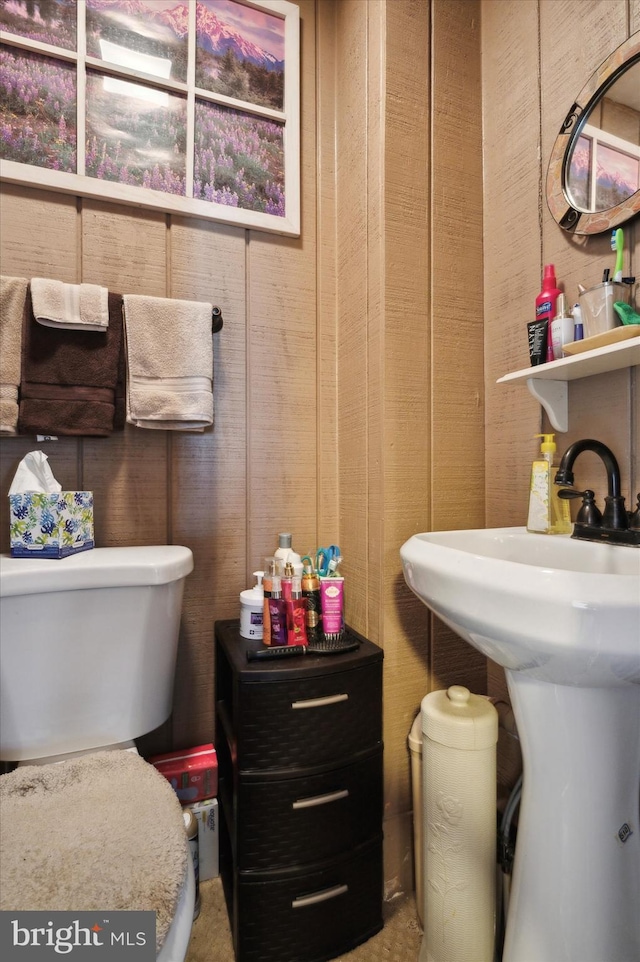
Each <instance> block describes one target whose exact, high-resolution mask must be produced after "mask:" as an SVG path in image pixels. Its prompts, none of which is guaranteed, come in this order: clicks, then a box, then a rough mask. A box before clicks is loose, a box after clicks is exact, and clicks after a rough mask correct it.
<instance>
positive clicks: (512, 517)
mask: <svg viewBox="0 0 640 962" xmlns="http://www.w3.org/2000/svg"><path fill="white" fill-rule="evenodd" d="M481 23H482V96H483V127H484V154H483V168H484V178H485V187H484V218H483V223H484V240H483V251H484V332H485V335H484V336H485V352H484V353H485V440H486V483H485V493H486V524H487V525H488V526H489V527H496V526H499V525H505V524H507V525H508V524H523V523H524V521H525V517H526V514H525V512H526V508H527V500H528V491H529V473H530V469H531V460H532V457H533V454H534V453H535V442H533V441H532V436H533V435H534V434H536V432H538V431H540V429H541V428H540V424H541V415H540V405H539V404H537V402H535V401H534V400H533V398H532V397H531V396H530V395H529V394H528V392H527V390H526V388H524V387H522V386H519V385H516V386H507V385H504V384H498V385H497V384H496V380H497V378H499V377H501V376H502V375H503V374H506V373H507V372H508V371H516V370H519V369H520V368H523V367H526V366H527V365H528V363H529V356H528V347H527V322H528V321H531V320H533V319H534V317H535V310H534V301H535V298H536V296H537V294H538V292H539V290H540V279H541V276H542V274H541V271H542V264H541V259H542V253H541V240H540V233H539V223H540V217H541V203H542V199H541V196H540V183H541V171H540V125H539V93H538V69H539V63H538V47H537V41H536V38H537V35H538V4H537V0H521V2H517V3H516V2H513V3H512V2H510V0H507V2H506V3H505V2H503V0H483V3H482V10H481Z"/></svg>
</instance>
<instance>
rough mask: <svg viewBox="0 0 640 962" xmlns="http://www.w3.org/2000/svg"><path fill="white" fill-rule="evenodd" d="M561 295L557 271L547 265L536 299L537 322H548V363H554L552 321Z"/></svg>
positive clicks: (550, 265)
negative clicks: (557, 283) (557, 300)
mask: <svg viewBox="0 0 640 962" xmlns="http://www.w3.org/2000/svg"><path fill="white" fill-rule="evenodd" d="M561 293H562V292H561V291H560V290H559V289H558V287H557V286H556V269H555V267H554V265H553V264H545V267H544V276H543V278H542V290H541V291H540V293H539V294H538V296H537V297H536V321H546V322H547V357H546V359H547V361H553V344H552V342H551V321H552V320H553V318H554V317H555V315H556V299H557V297H558V295H559V294H561Z"/></svg>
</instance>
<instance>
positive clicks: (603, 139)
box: [547, 33, 640, 234]
mask: <svg viewBox="0 0 640 962" xmlns="http://www.w3.org/2000/svg"><path fill="white" fill-rule="evenodd" d="M547 204H548V205H549V210H550V211H551V213H552V215H553V217H554V219H555V220H556V221H557V223H558V224H559V225H560V226H561V227H563V228H564V229H565V230H567V231H571V232H572V233H574V234H599V233H601V232H603V231H608V230H611V229H612V228H613V227H617V226H618V225H619V224H622V223H624V221H626V220H629V218H631V217H633V216H634V215H635V214H637V213H640V33H636V34H634V35H633V36H632V37H631V38H630V39H629V40H627V41H625V43H623V44H621V45H620V46H619V47H618V49H617V50H615V51H614V52H613V53H612V54H611V56H610V57H609V58H608V59H607V60H605V62H604V63H603V64H602V65H601V66H600V67H599V68H598V70H596V72H595V73H594V74H593V76H592V77H591V79H590V80H589V82H588V83H587V84H586V86H585V87H584V88H583V90H582V91H581V92H580V95H579V96H578V99H577V101H576V102H575V103H574V104H573V106H572V107H571V109H570V110H569V113H568V114H567V116H566V118H565V120H564V123H563V124H562V127H561V128H560V133H559V134H558V136H557V137H556V142H555V144H554V146H553V150H552V152H551V159H550V161H549V170H548V173H547Z"/></svg>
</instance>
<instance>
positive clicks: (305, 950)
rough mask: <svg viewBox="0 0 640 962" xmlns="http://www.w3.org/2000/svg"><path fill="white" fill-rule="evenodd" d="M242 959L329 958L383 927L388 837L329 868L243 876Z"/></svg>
mask: <svg viewBox="0 0 640 962" xmlns="http://www.w3.org/2000/svg"><path fill="white" fill-rule="evenodd" d="M235 897H236V899H237V905H236V914H235V924H234V940H235V949H236V959H237V962H325V960H327V959H333V958H335V957H336V956H338V955H341V954H342V953H344V952H348V951H349V950H350V949H352V948H354V947H355V946H356V945H359V944H360V943H361V942H364V941H365V940H366V939H368V938H370V937H371V936H372V935H374V934H375V933H376V932H379V931H380V929H381V928H382V924H383V923H382V840H381V839H378V840H376V841H375V842H373V843H370V844H369V845H367V846H363V847H361V849H359V850H355V851H353V852H352V853H351V854H350V855H348V856H346V857H343V858H341V859H336V860H334V861H333V862H331V863H330V864H328V865H327V866H326V867H324V868H323V869H321V870H319V871H316V872H312V873H307V874H298V875H295V876H288V877H282V878H279V879H276V880H274V879H271V880H269V881H257V880H249V879H246V878H245V877H244V876H243V875H242V874H240V875H239V876H238V880H237V885H236V891H235Z"/></svg>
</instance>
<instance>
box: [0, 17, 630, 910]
mask: <svg viewBox="0 0 640 962" xmlns="http://www.w3.org/2000/svg"><path fill="white" fill-rule="evenodd" d="M299 6H300V10H301V21H302V29H301V38H302V68H301V93H302V110H301V120H302V236H301V238H300V239H290V238H281V237H277V236H274V235H267V234H260V233H258V232H254V231H245V230H242V229H240V228H233V227H225V226H221V225H215V224H212V223H208V222H207V223H204V222H202V221H197V220H192V219H188V218H181V217H174V216H171V217H165V216H164V215H162V214H159V213H156V212H151V213H150V212H145V211H139V210H135V209H133V208H127V207H120V206H117V205H110V204H103V203H97V202H93V201H91V202H90V201H86V200H81V199H79V198H75V197H70V196H65V195H62V194H54V193H50V192H46V191H40V190H31V189H29V188H19V187H8V188H6V189H5V190H4V191H3V193H2V198H1V201H2V209H1V211H0V214H1V220H0V242H1V253H2V266H1V269H2V272H3V273H6V274H18V275H23V276H27V277H31V276H34V275H42V276H50V277H55V278H59V279H60V280H63V281H67V282H79V281H81V280H83V281H88V282H95V283H101V284H104V285H106V286H108V287H110V288H111V289H112V290H120V291H123V292H134V293H148V294H153V295H160V296H174V297H182V298H189V299H200V300H211V301H213V302H214V303H217V304H219V305H220V307H221V308H222V310H223V314H224V328H223V330H222V332H221V333H220V334H218V335H216V336H215V338H214V342H215V346H214V366H215V371H214V374H215V383H214V398H215V427H214V429H213V430H211V431H207V432H205V433H204V434H202V435H187V434H173V433H168V432H167V433H163V432H152V431H144V430H140V429H135V428H127V430H126V431H125V432H124V433H122V434H119V435H116V436H114V437H112V438H110V439H103V440H95V439H93V440H92V439H82V440H76V439H62V440H60V441H58V442H55V443H51V444H49V445H48V446H47V448H46V450H47V453H48V454H49V456H50V459H51V464H52V466H53V468H54V471H55V473H56V475H57V476H58V478H59V480H60V481H61V482H62V483H63V485H64V486H65V487H69V488H75V487H78V488H82V487H85V488H91V489H93V491H94V493H95V500H96V537H97V541H98V544H101V545H122V544H136V543H138V544H151V543H157V542H160V543H165V542H176V543H178V542H181V543H184V544H187V545H188V546H189V547H191V549H192V550H193V552H194V555H195V562H196V568H195V571H194V573H193V574H192V575H191V576H190V578H189V579H188V583H187V589H186V593H185V604H184V616H183V625H182V632H181V639H180V649H179V656H178V673H177V679H176V692H175V702H174V712H173V716H172V719H171V722H170V723H169V724H168V725H167V726H165V727H164V728H163V730H162V731H160V732H158V733H155V734H154V735H153V736H152V737H151V738H149V739H147V740H145V742H144V743H143V748H144V749H145V750H147V751H153V750H161V749H163V748H170V747H172V746H175V747H184V746H186V745H189V744H195V743H198V742H201V741H207V740H209V739H211V738H212V737H213V735H214V711H213V682H214V679H213V622H214V620H215V619H216V618H223V617H234V616H237V614H238V594H239V592H240V590H242V589H243V588H245V587H246V586H247V585H248V584H249V583H250V582H251V572H252V571H253V570H255V569H256V568H258V567H262V559H263V557H264V556H265V555H266V554H268V553H270V552H271V551H272V550H273V548H274V546H275V541H276V537H277V533H278V531H281V530H291V531H292V532H293V534H294V539H295V543H296V545H297V546H298V550H300V551H308V550H310V549H312V548H314V547H315V546H316V545H317V544H318V543H320V544H323V543H326V542H327V541H329V542H334V541H335V542H337V543H339V544H340V545H341V547H342V551H343V554H344V556H345V559H346V560H345V565H344V568H345V574H346V576H347V616H348V619H349V621H350V622H351V623H352V624H353V625H354V627H356V628H357V629H359V630H361V631H363V632H364V633H365V634H367V635H368V636H369V637H370V638H371V639H372V640H373V641H375V642H377V643H378V644H380V645H381V646H382V647H383V648H384V652H385V662H384V737H385V816H386V818H385V877H386V879H387V890H388V893H389V894H392V893H393V892H394V891H397V890H398V889H403V888H406V887H407V886H408V885H410V884H411V857H410V851H411V817H410V808H411V799H410V783H409V754H408V749H407V734H408V731H409V728H410V726H411V722H412V719H413V717H414V715H415V713H416V712H417V711H418V708H419V703H420V700H421V698H422V697H423V695H424V694H426V693H427V692H428V691H429V690H431V689H434V688H442V687H446V686H447V685H449V684H451V683H454V682H457V683H461V684H467V685H468V686H469V687H471V688H472V689H473V690H474V691H478V692H481V691H485V690H486V666H485V663H484V661H483V660H482V659H481V658H479V656H477V655H476V654H475V652H474V651H473V650H472V649H471V648H469V647H468V646H466V645H465V644H464V643H462V642H461V641H459V640H458V639H456V638H455V637H454V636H453V635H452V634H451V633H450V632H449V631H448V630H445V629H444V627H443V626H442V625H440V624H438V623H437V622H434V621H433V620H432V619H430V617H429V615H428V612H427V609H426V608H424V606H422V605H421V604H420V603H419V602H418V601H417V599H416V598H415V597H414V596H413V595H412V594H411V593H410V592H409V591H408V589H407V587H406V585H405V584H404V581H403V578H402V574H401V567H400V561H399V554H398V550H399V547H400V545H401V544H402V542H403V541H404V540H405V539H406V538H408V537H409V536H410V535H411V534H413V533H415V532H418V531H421V530H427V529H435V528H464V527H473V526H482V525H483V524H484V523H485V522H486V523H487V524H489V525H491V526H496V525H502V524H522V523H523V521H524V517H525V511H526V503H527V491H528V481H529V470H530V463H531V460H532V457H533V455H534V453H535V450H536V443H535V442H534V441H533V440H532V435H533V434H535V433H536V432H537V431H539V430H541V429H548V428H544V425H545V421H544V420H543V418H542V417H541V414H540V408H539V405H538V404H537V403H536V402H535V401H534V400H533V399H532V398H531V397H530V396H529V395H528V393H527V392H526V389H525V388H523V387H518V386H510V387H506V386H504V385H496V384H495V381H496V379H497V378H498V377H499V376H501V375H502V374H504V373H507V372H508V371H511V370H516V369H519V368H522V367H525V366H527V363H528V357H527V341H526V322H527V320H529V319H530V317H531V308H532V305H533V300H534V298H535V296H536V294H537V292H538V289H539V283H540V278H541V270H542V265H543V264H544V263H546V262H549V261H551V262H554V263H555V264H556V267H557V271H558V276H559V278H560V279H561V280H562V281H563V282H564V284H565V285H566V289H567V290H568V291H573V290H575V289H576V284H577V283H578V282H579V281H580V282H584V281H585V279H586V281H590V280H592V279H593V278H594V277H595V278H597V277H598V276H599V275H600V274H601V273H602V269H603V267H604V266H608V265H610V262H611V253H610V250H609V243H608V238H606V237H596V238H591V239H588V240H579V239H576V238H571V237H569V235H566V234H564V233H563V232H562V231H560V229H559V228H558V227H557V226H556V225H555V224H554V223H553V222H552V220H551V218H550V216H549V215H548V212H547V210H546V204H545V202H544V195H543V191H544V176H545V173H546V162H547V158H548V155H549V152H550V149H551V144H552V141H553V137H554V136H555V131H556V130H557V128H558V125H559V123H560V120H561V119H562V117H563V116H564V113H565V111H566V106H567V104H568V103H569V101H570V99H571V97H572V96H573V95H574V94H575V93H576V92H577V91H578V90H579V89H580V88H581V87H582V85H583V83H584V82H585V81H586V79H587V78H588V76H589V74H590V73H591V71H592V70H593V69H594V68H595V66H597V64H598V63H600V61H601V60H603V59H604V58H605V56H606V55H607V54H608V53H609V52H610V51H611V50H612V49H613V48H614V47H615V46H616V45H617V44H618V43H620V42H621V41H622V40H623V39H625V37H626V36H628V35H629V33H631V32H633V31H634V30H638V29H640V0H457V2H456V3H451V2H449V0H430V3H427V2H426V0H388V2H387V0H299ZM480 14H481V17H480ZM481 22H482V43H480V23H481ZM538 41H539V42H538ZM481 81H482V83H481ZM481 121H482V123H483V125H484V131H482V128H481ZM483 142H484V150H483ZM639 234H640V230H639V228H638V226H637V224H636V225H633V226H631V227H629V228H625V236H626V237H627V240H628V242H629V245H630V249H631V250H632V252H633V260H632V263H631V264H630V265H629V267H630V268H631V269H634V270H635V273H636V274H637V273H638V271H639V270H640V250H639V246H638V245H639V244H640V236H639ZM483 264H484V266H483ZM483 282H484V283H483ZM483 287H484V304H483V301H482V297H483V293H482V292H483ZM639 398H640V389H639V385H638V383H637V372H617V373H616V374H611V375H601V376H600V377H598V378H595V379H590V380H589V381H585V382H573V383H572V384H571V385H570V431H569V433H568V434H567V436H566V437H565V438H561V439H559V443H560V446H564V445H565V444H568V443H569V442H570V441H571V440H573V439H575V438H577V437H583V436H587V435H591V436H593V437H599V438H601V439H602V440H604V441H605V442H606V443H609V444H610V445H611V446H612V447H613V449H614V450H615V452H616V454H617V455H618V457H619V459H620V462H621V465H622V469H623V486H624V488H625V491H627V492H629V491H630V490H634V491H635V490H637V489H638V485H639V481H640V474H639V472H640V466H639V465H638V462H637V451H638V450H639V449H640V411H639V407H638V405H639V403H640V402H639ZM33 447H34V441H33V439H25V438H20V439H3V440H2V441H1V442H0V458H1V461H0V470H1V486H0V544H1V545H2V547H3V550H6V546H7V527H8V526H7V511H6V497H5V495H6V491H7V488H8V484H9V481H10V478H11V476H12V475H13V472H14V470H15V466H16V465H17V463H18V461H19V459H20V458H21V457H22V456H23V454H24V453H26V452H27V451H28V450H31V449H32V448H33ZM485 452H486V453H485ZM579 468H580V480H581V483H584V484H585V485H586V484H587V483H590V485H591V486H592V487H594V488H595V489H596V490H597V491H602V489H603V483H604V480H603V477H602V472H601V469H600V467H599V465H597V464H591V463H590V462H589V459H588V458H587V456H586V455H585V456H584V460H583V459H582V458H581V460H580V463H579ZM485 505H486V516H485ZM491 684H492V686H493V689H494V690H495V691H501V690H502V687H501V680H500V678H499V674H498V673H497V672H495V671H493V670H492V671H491ZM265 723H269V719H265Z"/></svg>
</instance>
